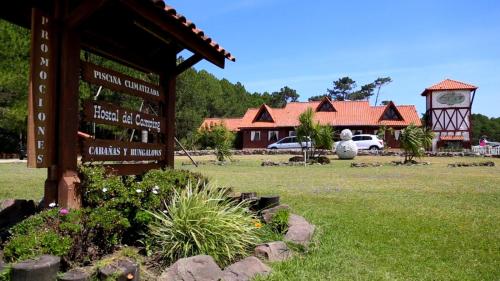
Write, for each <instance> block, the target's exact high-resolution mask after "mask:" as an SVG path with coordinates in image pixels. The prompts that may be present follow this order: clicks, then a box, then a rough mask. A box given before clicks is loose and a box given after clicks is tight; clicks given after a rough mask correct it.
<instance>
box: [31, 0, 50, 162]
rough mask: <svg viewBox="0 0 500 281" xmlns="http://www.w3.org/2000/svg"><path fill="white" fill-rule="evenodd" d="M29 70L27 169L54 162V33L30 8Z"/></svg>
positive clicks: (36, 10)
mask: <svg viewBox="0 0 500 281" xmlns="http://www.w3.org/2000/svg"><path fill="white" fill-rule="evenodd" d="M31 22H32V23H31V24H32V27H31V69H30V87H29V98H28V144H27V146H28V167H30V168H48V167H50V166H51V165H52V164H53V163H54V160H55V159H54V147H53V146H54V135H55V132H54V127H55V126H54V107H53V106H54V102H55V78H56V74H55V73H56V66H57V62H56V60H55V56H54V54H55V48H56V44H55V42H54V41H55V36H54V35H55V34H54V30H53V29H54V28H53V26H54V24H53V22H52V19H51V18H50V17H49V16H48V15H46V14H44V13H42V12H41V11H40V10H38V9H35V8H34V9H32V21H31Z"/></svg>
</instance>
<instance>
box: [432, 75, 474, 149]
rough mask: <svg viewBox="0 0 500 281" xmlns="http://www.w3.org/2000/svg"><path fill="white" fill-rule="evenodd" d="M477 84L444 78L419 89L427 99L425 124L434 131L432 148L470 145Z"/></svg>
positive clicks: (466, 146)
mask: <svg viewBox="0 0 500 281" xmlns="http://www.w3.org/2000/svg"><path fill="white" fill-rule="evenodd" d="M476 90H477V87H476V86H474V85H470V84H467V83H463V82H459V81H455V80H451V79H446V80H443V81H441V82H439V83H437V84H435V85H433V86H431V87H428V88H426V89H425V90H424V91H423V92H422V96H425V99H426V112H425V118H426V125H427V126H428V127H429V128H431V129H432V131H433V132H434V133H435V136H434V139H433V141H432V150H433V151H436V150H437V149H438V148H460V147H463V148H470V146H471V137H472V127H471V108H472V103H473V102H474V96H475V94H476Z"/></svg>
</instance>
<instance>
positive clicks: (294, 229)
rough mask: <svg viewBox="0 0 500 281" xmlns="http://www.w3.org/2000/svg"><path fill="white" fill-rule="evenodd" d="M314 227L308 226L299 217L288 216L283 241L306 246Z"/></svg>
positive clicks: (307, 223) (306, 222) (308, 224)
mask: <svg viewBox="0 0 500 281" xmlns="http://www.w3.org/2000/svg"><path fill="white" fill-rule="evenodd" d="M315 228H316V227H315V226H314V225H312V224H310V223H309V222H308V221H307V220H306V219H304V218H303V217H301V216H298V215H295V214H290V218H289V219H288V231H287V232H286V234H285V241H290V242H293V243H296V244H300V245H303V246H306V247H307V246H308V245H309V242H310V241H311V239H312V236H313V234H314V230H315Z"/></svg>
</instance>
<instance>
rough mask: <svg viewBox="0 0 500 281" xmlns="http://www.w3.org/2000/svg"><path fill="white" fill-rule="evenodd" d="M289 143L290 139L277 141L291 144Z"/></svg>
mask: <svg viewBox="0 0 500 281" xmlns="http://www.w3.org/2000/svg"><path fill="white" fill-rule="evenodd" d="M291 142H292V138H284V139H282V140H280V141H279V143H291Z"/></svg>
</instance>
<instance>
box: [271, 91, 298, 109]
mask: <svg viewBox="0 0 500 281" xmlns="http://www.w3.org/2000/svg"><path fill="white" fill-rule="evenodd" d="M298 99H299V94H297V91H296V90H294V89H292V88H289V87H288V86H285V87H283V88H281V89H280V90H279V91H278V92H273V93H272V94H271V96H270V101H269V103H268V105H269V106H271V107H276V108H283V107H285V106H286V104H287V103H289V102H294V101H297V100H298Z"/></svg>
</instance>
